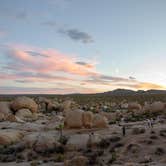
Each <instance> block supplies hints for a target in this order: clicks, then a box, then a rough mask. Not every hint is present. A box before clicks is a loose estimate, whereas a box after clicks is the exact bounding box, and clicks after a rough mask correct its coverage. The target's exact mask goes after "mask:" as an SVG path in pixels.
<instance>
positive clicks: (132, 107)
mask: <svg viewBox="0 0 166 166" xmlns="http://www.w3.org/2000/svg"><path fill="white" fill-rule="evenodd" d="M141 108H142V107H141V105H140V104H139V103H137V102H131V103H128V109H129V110H141Z"/></svg>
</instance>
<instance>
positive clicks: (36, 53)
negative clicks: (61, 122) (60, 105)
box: [0, 0, 166, 94]
mask: <svg viewBox="0 0 166 166" xmlns="http://www.w3.org/2000/svg"><path fill="white" fill-rule="evenodd" d="M165 9H166V1H165V0H91V1H90V0H28V1H26V0H0V94H12V93H14V94H16V93H28V94H29V93H33V94H34V93H37V94H48V93H50V94H66V93H97V92H104V91H110V90H114V89H117V88H121V89H132V90H148V89H160V90H165V89H166V65H165V64H166V47H165V44H166V19H165V18H166V10H165Z"/></svg>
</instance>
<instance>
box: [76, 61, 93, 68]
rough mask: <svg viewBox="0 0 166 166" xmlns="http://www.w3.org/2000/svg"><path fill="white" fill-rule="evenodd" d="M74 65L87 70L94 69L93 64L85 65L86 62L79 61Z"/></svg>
mask: <svg viewBox="0 0 166 166" xmlns="http://www.w3.org/2000/svg"><path fill="white" fill-rule="evenodd" d="M76 64H78V65H81V66H85V67H87V68H94V64H90V63H87V62H82V61H79V62H76Z"/></svg>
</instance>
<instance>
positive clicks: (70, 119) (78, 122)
mask: <svg viewBox="0 0 166 166" xmlns="http://www.w3.org/2000/svg"><path fill="white" fill-rule="evenodd" d="M82 119H83V111H82V110H69V111H68V112H67V113H66V116H65V127H66V128H82V127H83V120H82Z"/></svg>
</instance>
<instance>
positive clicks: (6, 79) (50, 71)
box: [0, 45, 166, 93]
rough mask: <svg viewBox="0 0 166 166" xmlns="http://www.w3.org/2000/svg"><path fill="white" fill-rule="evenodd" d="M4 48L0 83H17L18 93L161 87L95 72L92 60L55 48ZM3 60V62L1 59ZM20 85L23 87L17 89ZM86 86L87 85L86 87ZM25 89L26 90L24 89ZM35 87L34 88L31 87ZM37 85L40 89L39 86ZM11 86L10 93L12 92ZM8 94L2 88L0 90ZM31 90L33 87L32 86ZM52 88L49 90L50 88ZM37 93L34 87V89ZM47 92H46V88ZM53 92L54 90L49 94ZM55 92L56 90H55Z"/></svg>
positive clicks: (20, 46)
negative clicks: (86, 60) (58, 89)
mask: <svg viewBox="0 0 166 166" xmlns="http://www.w3.org/2000/svg"><path fill="white" fill-rule="evenodd" d="M1 47H4V49H6V53H7V54H5V55H4V56H5V59H3V56H2V55H1V59H3V61H2V62H1V63H0V65H1V70H0V80H1V81H0V84H1V87H2V86H4V85H13V84H14V85H17V86H20V89H19V88H18V87H17V88H16V89H17V90H18V92H21V90H22V91H23V92H29V93H30V90H29V89H30V87H31V86H32V83H33V85H38V86H37V87H38V88H39V91H41V92H43V93H46V92H48V91H46V90H45V89H43V91H42V86H45V88H46V87H50V86H51V87H52V86H53V88H59V87H60V88H61V89H64V91H63V92H65V90H66V93H68V92H69V91H70V93H79V92H80V93H82V92H89V93H91V92H92V91H93V92H99V91H100V92H102V91H109V90H112V89H116V88H130V89H134V90H136V89H165V88H166V87H163V86H161V85H157V84H153V83H148V82H140V81H138V80H137V79H135V78H134V77H131V76H130V77H128V78H124V77H116V76H110V75H105V74H102V73H101V72H98V71H96V63H95V62H85V61H79V59H80V58H79V57H78V56H74V55H71V54H65V53H61V52H59V51H58V50H55V49H41V48H36V47H30V46H23V45H4V46H3V45H1ZM4 60H6V61H4ZM21 87H24V88H27V89H21ZM86 87H88V88H86ZM28 88H29V89H28ZM34 88H35V87H34ZM40 88H41V89H40ZM16 89H12V90H11V91H10V92H15V91H16ZM5 90H6V92H7V93H8V91H7V89H5V88H3V90H2V92H5ZM32 90H33V88H32ZM52 90H53V89H52ZM34 92H36V93H37V92H38V90H36V91H34ZM49 92H50V91H49ZM54 92H55V89H54V91H53V93H54ZM56 92H58V93H59V91H56Z"/></svg>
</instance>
